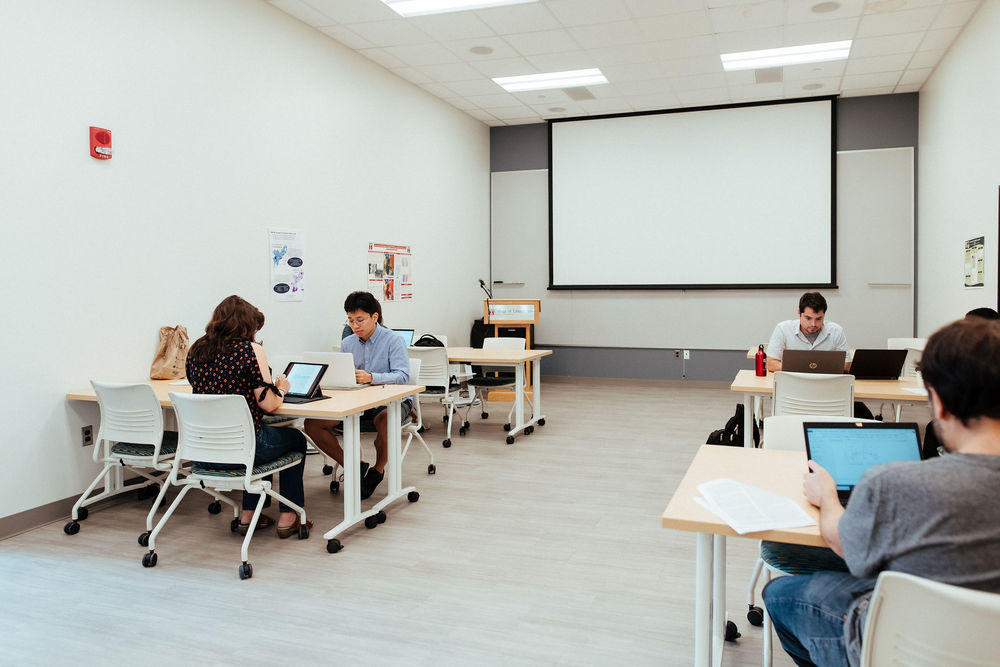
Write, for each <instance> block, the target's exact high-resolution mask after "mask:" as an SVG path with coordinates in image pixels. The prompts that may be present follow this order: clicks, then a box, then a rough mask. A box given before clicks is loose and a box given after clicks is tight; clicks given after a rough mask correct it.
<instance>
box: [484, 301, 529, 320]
mask: <svg viewBox="0 0 1000 667" xmlns="http://www.w3.org/2000/svg"><path fill="white" fill-rule="evenodd" d="M483 307H484V311H483V320H484V321H485V322H486V323H487V324H537V323H538V313H539V312H540V311H541V309H542V304H541V301H540V300H538V299H484V300H483Z"/></svg>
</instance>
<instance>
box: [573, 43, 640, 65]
mask: <svg viewBox="0 0 1000 667" xmlns="http://www.w3.org/2000/svg"><path fill="white" fill-rule="evenodd" d="M587 53H588V55H590V56H591V57H592V58H593V59H594V67H607V66H608V65H627V64H629V63H644V62H647V61H649V60H656V58H657V52H656V48H655V47H654V46H653V45H650V44H628V45H624V46H608V47H605V48H602V49H589V50H588V51H587Z"/></svg>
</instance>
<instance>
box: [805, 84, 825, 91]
mask: <svg viewBox="0 0 1000 667" xmlns="http://www.w3.org/2000/svg"><path fill="white" fill-rule="evenodd" d="M822 87H823V84H822V83H807V84H806V85H804V86H802V90H819V89H820V88H822Z"/></svg>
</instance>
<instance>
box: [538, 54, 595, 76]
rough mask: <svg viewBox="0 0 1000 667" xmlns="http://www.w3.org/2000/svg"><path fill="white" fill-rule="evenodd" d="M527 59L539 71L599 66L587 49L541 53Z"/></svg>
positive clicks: (562, 70) (559, 70)
mask: <svg viewBox="0 0 1000 667" xmlns="http://www.w3.org/2000/svg"><path fill="white" fill-rule="evenodd" d="M527 61H528V62H530V63H531V64H532V65H534V66H535V67H536V68H538V71H539V72H566V71H569V70H574V69H590V68H591V67H600V63H598V62H597V60H596V59H595V58H594V57H593V56H591V55H590V53H589V52H587V51H570V52H568V53H543V54H541V55H537V56H528V57H527Z"/></svg>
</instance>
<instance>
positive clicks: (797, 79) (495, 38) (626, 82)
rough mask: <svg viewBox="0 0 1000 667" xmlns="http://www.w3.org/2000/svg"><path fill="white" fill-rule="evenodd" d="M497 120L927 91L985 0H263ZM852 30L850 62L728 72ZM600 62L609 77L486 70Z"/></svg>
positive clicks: (432, 90)
mask: <svg viewBox="0 0 1000 667" xmlns="http://www.w3.org/2000/svg"><path fill="white" fill-rule="evenodd" d="M267 1H268V2H269V3H270V4H272V5H274V6H275V7H278V8H279V9H281V10H283V11H285V12H286V13H288V14H291V15H292V16H294V17H296V18H298V19H299V20H301V21H303V22H305V23H307V24H308V25H310V26H313V27H314V28H316V29H317V30H319V31H321V32H323V33H324V34H326V35H327V36H329V37H330V38H332V39H335V40H336V41H338V42H340V43H342V44H344V45H346V46H347V47H349V48H351V49H353V50H355V51H357V52H358V53H360V54H362V55H363V56H365V57H367V58H369V59H371V60H373V61H374V62H376V63H378V64H379V65H381V66H382V67H384V68H386V69H388V70H389V71H390V72H393V73H394V74H396V75H398V76H400V77H402V78H403V79H406V80H407V81H410V82H412V83H414V84H416V85H417V86H420V87H421V88H423V89H424V90H426V91H428V92H429V93H431V94H433V95H436V96H438V97H440V98H441V99H443V100H444V101H445V102H447V103H448V104H451V105H452V106H454V107H456V108H458V109H461V110H462V111H464V112H465V113H467V114H469V115H470V116H472V117H474V118H477V119H479V120H480V121H482V122H484V123H486V124H488V125H520V124H525V123H538V122H541V121H543V120H545V119H549V118H559V117H569V116H587V115H597V114H609V113H626V112H631V111H647V110H652V109H673V108H679V107H693V106H704V105H715V104H729V103H738V102H753V101H761V100H774V99H789V98H798V97H809V96H812V95H833V94H839V95H841V96H844V97H849V96H862V95H885V94H892V93H911V92H916V91H918V90H920V87H921V86H922V85H923V83H924V82H925V81H926V80H927V77H928V76H929V75H930V74H931V72H933V71H934V68H935V67H936V66H937V64H938V62H939V61H940V60H941V58H942V56H943V55H944V54H945V52H946V51H947V50H948V48H949V47H950V46H951V44H952V42H954V40H955V38H956V37H957V36H958V34H959V33H960V32H961V31H962V28H963V27H964V26H965V24H966V23H967V22H968V21H969V19H970V18H971V17H972V15H973V14H974V13H975V11H976V8H977V7H978V6H979V4H980V0H836V1H829V0H764V1H762V2H748V1H745V0H541V1H540V2H536V3H529V4H519V5H509V6H506V7H496V8H492V9H481V10H474V11H463V12H454V13H448V14H434V15H428V16H418V17H412V18H408V19H404V18H402V17H400V16H399V15H398V14H396V13H395V12H393V11H392V10H391V9H389V8H388V7H386V5H384V4H382V2H381V1H380V0H267ZM845 39H850V40H853V45H852V47H851V53H850V56H849V58H848V59H847V60H841V61H835V62H825V63H815V64H806V65H795V66H786V67H782V68H773V69H770V70H746V71H740V72H728V73H727V72H724V71H723V69H722V62H721V60H720V57H719V56H720V55H721V54H723V53H731V52H736V51H751V50H757V49H767V48H775V47H779V46H796V45H800V44H811V43H817V42H833V41H839V40H845ZM591 67H597V68H600V69H601V71H602V72H603V73H604V74H605V76H606V77H607V78H608V81H609V83H608V84H603V85H593V86H588V87H586V88H573V89H566V90H561V89H560V90H540V91H531V92H525V93H507V92H505V91H504V90H503V89H502V88H500V86H498V85H497V84H495V83H494V82H493V81H492V80H491V78H492V77H501V76H514V75H519V74H534V73H539V72H553V71H565V70H575V69H584V68H591Z"/></svg>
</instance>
